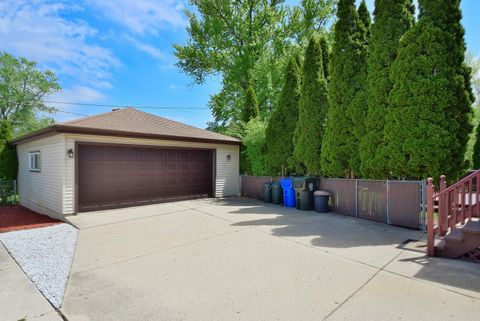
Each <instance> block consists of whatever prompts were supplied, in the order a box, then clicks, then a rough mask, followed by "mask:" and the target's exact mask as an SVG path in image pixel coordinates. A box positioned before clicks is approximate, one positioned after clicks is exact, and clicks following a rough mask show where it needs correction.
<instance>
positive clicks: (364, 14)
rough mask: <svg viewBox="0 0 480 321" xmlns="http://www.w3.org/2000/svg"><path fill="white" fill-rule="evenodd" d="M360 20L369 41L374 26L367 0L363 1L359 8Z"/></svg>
mask: <svg viewBox="0 0 480 321" xmlns="http://www.w3.org/2000/svg"><path fill="white" fill-rule="evenodd" d="M358 18H359V19H360V22H361V23H362V28H363V29H365V30H364V33H365V37H366V38H367V39H368V38H369V36H370V25H371V24H372V18H371V17H370V12H369V11H368V8H367V4H366V3H365V0H362V2H360V5H359V6H358Z"/></svg>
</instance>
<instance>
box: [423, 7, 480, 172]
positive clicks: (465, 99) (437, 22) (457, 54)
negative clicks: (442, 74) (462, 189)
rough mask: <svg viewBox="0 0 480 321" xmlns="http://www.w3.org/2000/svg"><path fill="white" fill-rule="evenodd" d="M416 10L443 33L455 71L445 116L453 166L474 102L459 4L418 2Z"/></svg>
mask: <svg viewBox="0 0 480 321" xmlns="http://www.w3.org/2000/svg"><path fill="white" fill-rule="evenodd" d="M419 6H420V17H421V18H429V19H430V20H431V21H432V23H433V24H434V26H435V27H437V28H439V29H442V31H443V32H444V39H443V41H444V46H445V47H446V51H447V53H446V55H447V57H446V58H447V63H448V64H449V65H450V66H451V67H453V68H454V69H455V71H454V74H452V78H451V84H450V85H451V86H452V88H451V90H452V93H453V94H454V95H455V99H454V100H453V101H452V105H451V106H450V108H448V110H447V111H446V112H447V117H448V118H450V119H451V120H453V121H455V122H456V123H457V126H458V130H457V131H456V134H457V137H456V138H457V140H458V141H459V143H460V148H459V149H458V150H457V151H456V153H455V156H454V158H455V160H454V163H459V162H461V161H462V160H464V157H465V151H466V145H467V142H468V138H469V134H470V133H471V131H472V125H471V114H472V113H471V111H472V110H471V106H472V104H473V101H474V100H475V96H474V94H473V90H472V85H471V69H470V67H468V66H467V65H466V64H465V51H466V45H465V39H464V36H465V30H464V29H463V26H462V24H461V19H462V13H461V10H460V0H451V1H442V0H420V1H419ZM459 170H460V171H461V170H462V169H459ZM454 178H455V177H452V179H454Z"/></svg>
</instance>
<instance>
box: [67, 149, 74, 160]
mask: <svg viewBox="0 0 480 321" xmlns="http://www.w3.org/2000/svg"><path fill="white" fill-rule="evenodd" d="M67 154H68V158H73V149H71V148H70V149H69V150H68V151H67Z"/></svg>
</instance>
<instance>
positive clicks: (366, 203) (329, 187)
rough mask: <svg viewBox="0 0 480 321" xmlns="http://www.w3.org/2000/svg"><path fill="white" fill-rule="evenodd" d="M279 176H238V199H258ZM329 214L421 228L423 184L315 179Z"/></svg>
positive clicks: (422, 220)
mask: <svg viewBox="0 0 480 321" xmlns="http://www.w3.org/2000/svg"><path fill="white" fill-rule="evenodd" d="M280 179H281V177H270V176H242V190H241V193H242V196H246V197H252V198H257V199H262V186H263V184H264V183H269V182H272V181H278V180H280ZM317 186H318V189H320V190H325V191H328V192H330V194H331V197H330V209H331V210H332V212H335V213H339V214H344V215H349V216H353V217H358V218H363V219H367V220H373V221H377V222H381V223H386V224H392V225H398V226H404V227H409V228H415V229H424V228H425V182H424V181H394V180H366V179H341V178H318V183H317Z"/></svg>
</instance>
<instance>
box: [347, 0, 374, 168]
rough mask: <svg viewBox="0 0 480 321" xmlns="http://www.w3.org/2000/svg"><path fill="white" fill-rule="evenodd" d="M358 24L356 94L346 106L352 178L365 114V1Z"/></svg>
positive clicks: (367, 28) (367, 20)
mask: <svg viewBox="0 0 480 321" xmlns="http://www.w3.org/2000/svg"><path fill="white" fill-rule="evenodd" d="M358 16H359V23H358V26H357V34H356V36H357V37H358V41H357V47H358V48H357V57H356V58H357V62H356V64H357V65H356V67H357V70H356V79H355V82H356V86H357V92H356V93H355V98H354V99H353V101H352V102H351V104H350V106H348V109H347V112H348V114H349V116H350V118H351V123H352V126H351V142H350V143H351V148H352V153H351V154H350V157H349V160H348V164H349V166H350V168H351V171H352V173H351V174H350V175H351V176H352V177H353V176H355V175H358V174H359V172H360V155H359V149H360V140H361V139H362V138H363V137H364V136H365V123H364V121H365V117H366V114H367V92H366V82H367V56H368V41H369V39H368V38H369V34H370V23H371V18H370V13H369V12H368V9H367V5H366V4H365V1H364V0H362V2H361V3H360V6H359V7H358Z"/></svg>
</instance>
